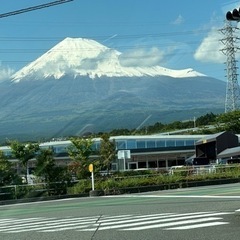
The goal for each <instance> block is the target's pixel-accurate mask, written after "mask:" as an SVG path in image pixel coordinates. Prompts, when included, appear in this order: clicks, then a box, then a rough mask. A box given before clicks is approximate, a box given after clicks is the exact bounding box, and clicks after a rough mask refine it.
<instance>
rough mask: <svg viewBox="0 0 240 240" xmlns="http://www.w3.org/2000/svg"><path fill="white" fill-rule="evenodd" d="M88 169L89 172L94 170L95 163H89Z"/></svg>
mask: <svg viewBox="0 0 240 240" xmlns="http://www.w3.org/2000/svg"><path fill="white" fill-rule="evenodd" d="M88 170H89V172H93V164H92V163H91V164H89V166H88Z"/></svg>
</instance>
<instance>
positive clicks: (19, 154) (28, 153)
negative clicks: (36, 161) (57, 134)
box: [10, 141, 39, 176]
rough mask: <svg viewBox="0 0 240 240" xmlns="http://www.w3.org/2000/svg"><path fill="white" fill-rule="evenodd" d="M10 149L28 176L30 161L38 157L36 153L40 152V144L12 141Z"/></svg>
mask: <svg viewBox="0 0 240 240" xmlns="http://www.w3.org/2000/svg"><path fill="white" fill-rule="evenodd" d="M10 147H11V149H12V151H13V155H14V156H15V158H17V159H18V160H19V161H20V162H21V164H22V166H23V167H24V168H25V169H26V175H27V176H28V174H29V172H28V161H29V160H30V159H32V158H34V157H35V156H36V153H37V151H38V150H39V144H36V143H35V144H34V143H27V144H23V143H20V142H18V141H12V142H11V143H10Z"/></svg>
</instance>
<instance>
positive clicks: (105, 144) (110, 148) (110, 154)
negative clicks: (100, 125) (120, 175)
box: [99, 134, 116, 171]
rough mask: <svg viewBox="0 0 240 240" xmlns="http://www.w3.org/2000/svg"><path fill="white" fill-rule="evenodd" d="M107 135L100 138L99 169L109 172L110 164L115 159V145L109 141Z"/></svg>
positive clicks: (113, 141)
mask: <svg viewBox="0 0 240 240" xmlns="http://www.w3.org/2000/svg"><path fill="white" fill-rule="evenodd" d="M109 137H110V136H109V135H108V134H103V135H102V136H101V139H102V140H101V142H100V150H99V153H100V168H101V170H107V171H109V170H110V168H111V163H112V161H113V160H115V159H116V143H115V140H112V141H111V140H110V139H109Z"/></svg>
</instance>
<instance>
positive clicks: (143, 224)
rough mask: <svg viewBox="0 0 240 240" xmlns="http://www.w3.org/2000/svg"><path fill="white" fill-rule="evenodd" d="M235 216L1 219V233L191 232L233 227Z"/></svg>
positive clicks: (221, 214)
mask: <svg viewBox="0 0 240 240" xmlns="http://www.w3.org/2000/svg"><path fill="white" fill-rule="evenodd" d="M229 214H233V213H231V212H192V213H159V214H158V213H156V214H146V215H140V214H126V215H116V216H110V215H99V216H90V217H66V218H45V217H37V218H25V219H20V218H19V219H18V218H6V219H1V218H0V234H1V233H23V232H42V233H49V232H59V231H67V230H74V231H82V232H83V231H85V232H86V231H88V232H89V231H92V232H95V231H104V230H117V231H141V230H146V229H157V228H160V229H162V230H168V231H169V230H188V229H196V228H203V227H213V226H221V225H226V224H229V222H226V221H224V220H223V216H224V215H229Z"/></svg>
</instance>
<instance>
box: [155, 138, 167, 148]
mask: <svg viewBox="0 0 240 240" xmlns="http://www.w3.org/2000/svg"><path fill="white" fill-rule="evenodd" d="M165 143H166V141H165V140H158V141H157V142H156V145H157V147H165Z"/></svg>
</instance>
